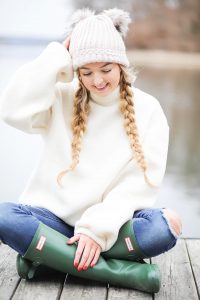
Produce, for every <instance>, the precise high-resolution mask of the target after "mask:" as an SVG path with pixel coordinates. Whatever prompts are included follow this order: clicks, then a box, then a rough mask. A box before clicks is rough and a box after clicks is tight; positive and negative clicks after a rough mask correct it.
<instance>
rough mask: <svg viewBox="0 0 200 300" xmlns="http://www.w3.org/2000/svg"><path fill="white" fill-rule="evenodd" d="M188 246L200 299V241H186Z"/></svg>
mask: <svg viewBox="0 0 200 300" xmlns="http://www.w3.org/2000/svg"><path fill="white" fill-rule="evenodd" d="M186 246H187V249H188V253H189V257H190V262H191V265H192V270H193V274H194V277H195V282H196V286H197V290H198V295H199V298H200V240H197V239H186Z"/></svg>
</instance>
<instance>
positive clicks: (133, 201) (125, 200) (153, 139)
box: [75, 103, 169, 251]
mask: <svg viewBox="0 0 200 300" xmlns="http://www.w3.org/2000/svg"><path fill="white" fill-rule="evenodd" d="M147 128H148V129H147V130H146V133H145V137H144V140H143V143H142V147H143V151H144V155H145V158H146V161H147V163H148V171H147V175H148V178H149V180H150V181H151V182H152V183H153V184H155V185H156V187H153V188H152V187H150V186H149V185H147V183H146V182H145V180H144V177H143V173H142V171H141V170H140V169H139V167H138V165H137V163H136V162H135V161H134V160H133V159H132V160H130V161H129V162H128V163H127V165H126V166H124V169H123V170H122V171H121V173H120V174H119V175H118V178H117V179H116V180H115V183H114V184H113V186H112V188H111V189H110V190H109V191H108V192H107V194H106V195H104V199H103V200H102V202H101V203H98V204H95V205H93V206H91V207H89V208H88V209H87V210H86V211H85V212H84V213H83V215H82V216H81V218H80V220H78V221H77V223H76V224H75V234H76V233H83V234H86V235H88V236H89V237H91V238H92V239H94V240H95V241H96V242H97V243H98V244H99V245H100V246H101V248H102V251H107V250H109V249H110V248H111V247H112V246H113V245H114V243H115V242H116V240H117V237H118V233H119V230H120V228H121V226H122V225H123V224H124V223H125V222H126V221H128V220H130V219H132V217H133V214H134V211H136V210H140V209H144V208H149V207H152V206H153V205H154V204H155V201H156V197H157V193H158V187H159V186H160V184H161V182H162V179H163V176H164V173H165V168H166V161H167V152H168V139H169V127H168V124H167V120H166V118H165V115H164V113H163V111H162V109H161V107H160V104H159V103H158V105H157V108H156V109H155V110H154V111H153V113H152V115H151V117H150V121H149V124H148V126H147Z"/></svg>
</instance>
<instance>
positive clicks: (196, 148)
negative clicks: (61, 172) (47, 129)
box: [0, 45, 200, 238]
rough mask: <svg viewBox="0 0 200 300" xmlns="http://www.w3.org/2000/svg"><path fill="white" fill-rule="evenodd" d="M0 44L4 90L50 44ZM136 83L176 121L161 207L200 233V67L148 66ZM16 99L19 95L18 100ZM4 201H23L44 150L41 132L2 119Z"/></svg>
mask: <svg viewBox="0 0 200 300" xmlns="http://www.w3.org/2000/svg"><path fill="white" fill-rule="evenodd" d="M44 47H45V46H44V45H43V46H42V45H38V46H31V47H28V46H16V47H11V46H10V47H8V46H3V45H1V46H0V66H1V68H0V90H2V89H3V87H4V86H5V85H6V83H7V82H8V81H9V79H10V77H11V76H12V74H13V72H14V71H15V70H16V69H17V68H18V67H19V66H20V65H22V64H24V63H26V62H28V61H30V60H32V59H33V58H35V57H36V56H37V55H39V53H40V52H41V51H42V49H44ZM135 85H136V86H137V87H139V88H141V89H143V90H144V91H146V92H148V93H150V94H152V95H154V96H155V97H156V98H158V99H159V101H160V103H161V106H162V107H163V109H164V111H165V114H166V116H167V119H168V123H169V126H170V146H169V155H168V164H167V170H166V176H165V179H164V182H163V185H162V188H161V190H160V193H159V197H158V201H157V203H156V206H159V207H171V208H172V209H175V210H176V211H177V212H178V213H179V214H180V215H181V217H182V220H183V237H193V238H194V237H198V238H199V237H200V230H199V228H200V200H199V199H200V184H199V183H200V167H199V165H200V139H199V129H200V118H199V115H200V114H199V113H200V102H199V99H198V91H199V86H200V70H184V69H181V70H180V69H179V70H172V69H171V70H170V69H161V68H160V69H159V68H157V69H155V68H154V69H153V68H144V67H143V68H142V69H140V71H139V74H138V78H137V80H136V82H135ZM13 101H14V100H13ZM0 136H1V147H0V157H1V168H0V180H1V189H0V201H17V198H18V196H19V195H20V193H21V192H22V191H23V189H24V186H25V184H26V181H27V179H28V177H29V175H30V173H31V171H32V169H33V168H34V167H35V164H36V163H37V161H38V159H39V156H40V153H41V151H42V143H41V139H40V136H38V135H29V134H25V133H23V132H21V131H19V130H16V129H15V128H12V127H10V126H8V125H6V124H4V123H3V122H1V121H0Z"/></svg>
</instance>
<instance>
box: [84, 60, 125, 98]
mask: <svg viewBox="0 0 200 300" xmlns="http://www.w3.org/2000/svg"><path fill="white" fill-rule="evenodd" d="M79 74H80V79H81V81H82V83H83V84H84V86H85V87H86V89H87V90H89V91H90V92H92V93H95V94H97V95H99V96H101V95H102V96H107V95H108V94H109V93H111V92H112V91H113V90H114V89H115V88H116V87H117V86H118V84H119V81H120V67H119V65H118V64H116V63H105V62H98V63H91V64H86V65H84V66H81V67H80V68H79Z"/></svg>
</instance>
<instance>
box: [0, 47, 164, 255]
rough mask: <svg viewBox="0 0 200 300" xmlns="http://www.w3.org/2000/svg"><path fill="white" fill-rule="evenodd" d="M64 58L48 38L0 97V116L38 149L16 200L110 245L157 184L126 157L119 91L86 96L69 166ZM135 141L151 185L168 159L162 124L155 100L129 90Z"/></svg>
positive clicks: (67, 65)
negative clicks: (40, 145) (36, 138)
mask: <svg viewBox="0 0 200 300" xmlns="http://www.w3.org/2000/svg"><path fill="white" fill-rule="evenodd" d="M72 79H73V71H72V63H71V57H70V55H69V53H68V51H67V50H66V49H65V48H64V46H63V45H62V44H60V43H58V42H52V43H50V44H49V45H48V46H47V47H46V48H45V50H44V51H43V52H42V53H41V54H40V55H39V56H38V57H37V58H36V59H35V60H33V61H32V62H30V63H28V64H25V65H24V66H22V67H20V68H19V69H18V70H17V72H16V73H15V74H14V76H13V78H12V79H11V81H10V83H9V84H8V86H7V87H6V88H5V90H4V91H3V93H2V95H1V103H0V114H1V118H2V119H3V120H4V121H5V122H6V123H8V124H9V125H11V126H14V127H16V128H18V129H20V130H23V131H25V132H28V133H39V134H41V136H42V138H43V141H44V149H43V153H42V155H41V159H40V161H39V163H38V165H37V167H36V168H35V169H34V171H33V173H32V176H31V178H30V179H29V180H28V183H27V186H26V187H25V190H24V191H23V193H22V194H21V196H20V198H19V202H21V203H25V204H29V205H32V206H39V207H44V208H47V209H49V210H50V211H52V212H53V213H54V214H55V215H57V216H58V217H60V218H61V219H62V220H64V221H65V222H66V223H68V224H70V225H72V226H75V233H83V234H86V235H88V236H89V237H91V238H92V239H94V240H95V241H96V242H97V243H99V245H100V246H101V247H102V251H107V250H109V249H110V248H111V247H112V245H113V244H114V243H115V241H116V240H117V236H118V232H119V229H120V227H121V226H122V225H123V224H124V223H125V222H126V221H127V220H129V219H131V218H132V216H133V213H134V211H135V210H139V209H143V208H148V207H152V206H153V205H154V203H155V200H156V196H157V192H158V188H151V187H149V186H148V185H147V184H146V182H145V181H144V177H143V173H142V171H141V170H140V168H139V167H138V164H137V163H136V161H135V160H134V159H133V158H132V157H133V153H132V150H131V148H130V142H129V138H128V136H127V134H126V132H125V129H124V119H123V116H122V113H121V112H120V110H119V88H117V89H116V90H114V91H113V92H112V93H111V94H110V95H108V96H106V97H100V96H97V95H95V94H91V101H90V105H91V112H90V115H89V118H88V124H87V130H86V132H85V134H84V136H83V139H82V145H81V152H80V162H79V164H78V165H77V167H76V169H75V170H74V171H72V172H69V173H68V174H67V175H66V176H65V177H63V181H62V183H63V188H60V187H59V186H58V184H57V182H56V177H57V175H58V173H59V172H60V171H62V170H64V169H66V168H67V167H69V165H70V163H71V141H72V131H71V127H70V124H71V116H72V109H73V95H74V93H75V90H76V89H77V86H78V80H77V79H74V80H73V81H72ZM133 92H134V103H135V110H136V120H137V125H138V128H139V133H140V141H141V144H142V147H143V150H144V154H145V158H146V161H147V163H148V172H147V175H148V178H149V179H150V181H151V182H152V183H154V184H156V185H157V186H160V184H161V181H162V179H163V176H164V173H165V167H166V160H167V150H168V134H169V128H168V124H167V121H166V118H165V115H164V113H163V111H162V108H161V106H160V104H159V102H158V101H157V100H156V99H155V98H154V97H152V96H151V95H149V94H147V93H144V92H142V91H141V90H139V89H137V88H135V87H133Z"/></svg>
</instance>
